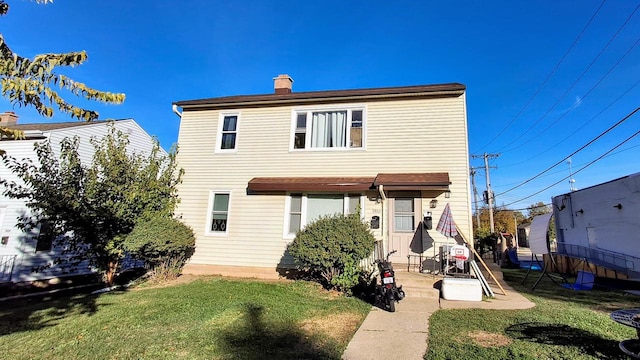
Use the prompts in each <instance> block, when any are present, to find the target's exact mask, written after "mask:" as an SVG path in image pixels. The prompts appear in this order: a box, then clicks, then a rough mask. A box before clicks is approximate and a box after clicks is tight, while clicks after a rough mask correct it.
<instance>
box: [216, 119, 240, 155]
mask: <svg viewBox="0 0 640 360" xmlns="http://www.w3.org/2000/svg"><path fill="white" fill-rule="evenodd" d="M218 133H219V135H218V150H223V151H229V150H235V149H236V140H237V136H238V114H222V115H221V119H220V126H219V130H218Z"/></svg>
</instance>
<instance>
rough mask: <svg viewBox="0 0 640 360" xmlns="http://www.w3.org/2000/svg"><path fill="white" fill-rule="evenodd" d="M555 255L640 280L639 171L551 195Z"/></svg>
mask: <svg viewBox="0 0 640 360" xmlns="http://www.w3.org/2000/svg"><path fill="white" fill-rule="evenodd" d="M553 209H554V215H555V222H556V233H557V247H558V254H559V255H565V256H568V257H571V258H574V259H582V260H586V261H587V262H588V263H590V264H592V265H598V266H601V267H603V268H607V269H612V270H615V271H617V272H619V273H623V274H626V275H627V276H628V277H629V278H635V279H640V216H639V215H638V214H640V173H636V174H632V175H628V176H625V177H622V178H619V179H615V180H612V181H609V182H606V183H603V184H599V185H595V186H592V187H589V188H585V189H581V190H577V191H573V192H570V193H566V194H563V195H559V196H555V197H554V198H553Z"/></svg>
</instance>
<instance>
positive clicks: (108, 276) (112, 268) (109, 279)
mask: <svg viewBox="0 0 640 360" xmlns="http://www.w3.org/2000/svg"><path fill="white" fill-rule="evenodd" d="M117 270H118V262H117V261H109V266H108V267H107V271H105V273H104V276H103V277H104V282H105V283H106V284H107V286H112V285H113V281H114V280H115V276H116V271H117Z"/></svg>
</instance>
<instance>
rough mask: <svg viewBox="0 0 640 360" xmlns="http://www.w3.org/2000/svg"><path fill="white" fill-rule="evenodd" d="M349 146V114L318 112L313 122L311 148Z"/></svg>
mask: <svg viewBox="0 0 640 360" xmlns="http://www.w3.org/2000/svg"><path fill="white" fill-rule="evenodd" d="M346 144H347V113H346V112H345V111H338V112H318V113H313V118H312V120H311V147H320V148H323V147H345V146H346Z"/></svg>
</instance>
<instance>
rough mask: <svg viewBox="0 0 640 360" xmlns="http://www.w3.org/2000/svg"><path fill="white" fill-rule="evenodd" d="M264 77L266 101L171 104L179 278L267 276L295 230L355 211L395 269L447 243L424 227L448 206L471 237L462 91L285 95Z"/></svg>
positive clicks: (286, 263)
mask: <svg viewBox="0 0 640 360" xmlns="http://www.w3.org/2000/svg"><path fill="white" fill-rule="evenodd" d="M274 80H275V86H274V87H275V93H273V94H266V95H241V96H229V97H220V98H211V99H201V100H187V101H178V102H175V103H174V111H176V112H177V113H178V114H180V115H181V123H180V134H179V138H178V143H179V148H180V151H179V153H178V158H177V159H178V163H179V166H180V167H182V168H183V169H184V170H185V174H184V178H183V182H182V184H181V185H180V186H179V188H178V190H179V195H180V198H181V202H180V204H179V205H178V208H177V210H176V214H177V215H178V216H181V218H182V220H183V221H184V222H185V223H186V224H188V225H190V226H191V227H192V228H193V229H194V231H195V233H196V251H195V254H194V255H193V257H192V258H191V260H190V261H189V263H188V264H187V266H186V267H185V269H184V272H185V273H198V274H206V273H209V274H228V275H249V276H259V277H274V276H277V272H276V269H283V268H290V267H292V265H293V261H292V258H291V257H290V256H289V255H288V254H286V249H287V245H288V244H289V243H291V241H292V240H293V238H294V237H295V233H296V231H297V230H298V229H301V228H304V226H305V225H306V224H308V223H310V222H311V221H313V220H315V219H317V218H318V217H319V216H321V215H324V214H332V213H336V212H337V213H349V212H352V211H355V209H356V208H358V207H360V208H361V211H362V214H363V217H364V219H365V220H366V221H367V222H370V223H371V225H372V228H373V233H374V235H375V236H376V238H377V239H378V240H380V241H381V243H383V244H384V248H385V251H390V250H397V253H396V254H395V255H394V256H393V257H392V261H394V262H395V263H396V264H398V268H402V267H403V264H405V265H406V264H407V259H408V255H418V254H421V253H422V252H423V251H424V250H428V252H430V253H432V252H434V249H433V246H434V244H435V243H438V242H446V241H452V239H447V238H445V237H444V236H443V235H441V234H440V233H438V232H437V231H436V230H435V228H436V225H437V223H438V220H439V218H440V215H441V214H442V211H443V209H444V207H445V205H446V204H447V203H449V204H450V206H451V210H452V213H453V218H454V220H455V222H456V223H457V225H458V228H459V230H460V232H461V233H463V234H464V235H465V236H466V238H467V239H471V238H472V237H471V234H472V231H471V206H470V195H469V192H470V191H469V175H468V171H469V162H468V153H469V152H468V140H467V113H466V100H465V89H466V88H465V86H464V85H462V84H457V83H452V84H442V85H419V86H405V87H390V88H374V89H356V90H331V91H313V92H298V93H296V92H293V91H292V83H293V80H292V79H291V78H290V77H289V76H288V75H280V76H278V77H276V78H275V79H274ZM180 109H181V110H182V112H181V113H180ZM427 213H429V214H428V215H430V216H431V217H432V222H433V228H432V229H431V230H424V231H423V228H422V225H421V224H422V220H423V216H424V215H425V214H427Z"/></svg>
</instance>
